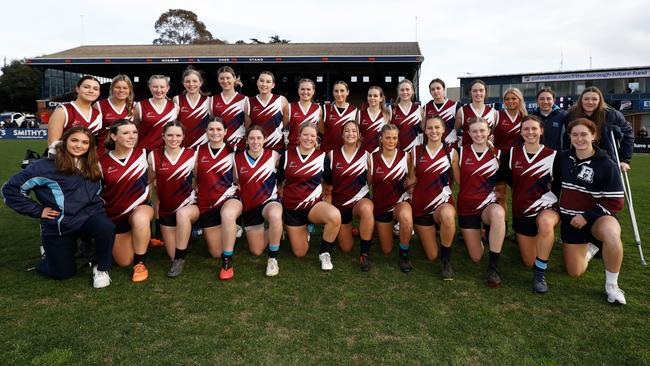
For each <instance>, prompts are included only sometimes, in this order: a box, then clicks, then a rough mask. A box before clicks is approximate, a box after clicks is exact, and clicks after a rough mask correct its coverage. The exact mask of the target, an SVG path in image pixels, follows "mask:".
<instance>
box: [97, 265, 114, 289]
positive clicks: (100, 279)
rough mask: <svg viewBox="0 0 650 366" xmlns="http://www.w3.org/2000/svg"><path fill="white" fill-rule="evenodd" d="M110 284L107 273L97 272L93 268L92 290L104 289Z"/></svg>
mask: <svg viewBox="0 0 650 366" xmlns="http://www.w3.org/2000/svg"><path fill="white" fill-rule="evenodd" d="M110 284H111V276H109V275H108V271H99V270H97V266H94V267H93V287H94V288H104V287H106V286H108V285H110Z"/></svg>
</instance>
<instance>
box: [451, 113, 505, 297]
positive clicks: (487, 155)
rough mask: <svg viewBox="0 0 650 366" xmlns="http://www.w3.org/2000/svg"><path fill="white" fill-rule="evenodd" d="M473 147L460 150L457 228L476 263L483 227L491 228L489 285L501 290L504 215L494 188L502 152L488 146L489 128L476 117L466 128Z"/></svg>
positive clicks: (480, 255) (479, 253) (465, 146)
mask: <svg viewBox="0 0 650 366" xmlns="http://www.w3.org/2000/svg"><path fill="white" fill-rule="evenodd" d="M466 125H467V127H468V133H469V135H470V137H471V138H472V143H471V144H469V145H464V146H462V147H461V148H460V153H459V164H460V190H459V191H458V224H459V226H460V231H461V233H462V234H463V239H464V240H465V245H466V246H467V251H468V252H469V256H470V258H471V259H472V260H473V261H474V262H478V261H480V260H481V257H482V256H483V243H482V242H481V223H482V224H484V225H489V228H487V229H486V231H487V233H488V241H489V252H490V261H489V265H488V270H487V284H488V286H490V287H499V286H501V276H500V275H499V272H498V271H497V268H498V264H499V257H500V255H501V248H502V246H503V239H504V237H505V225H506V223H505V211H504V210H503V207H501V205H499V204H498V203H497V202H496V193H495V192H494V185H495V183H496V174H497V170H498V168H499V151H498V150H494V149H492V148H490V147H489V145H488V136H489V134H490V133H489V131H490V129H489V127H488V126H489V125H488V121H487V120H486V119H485V118H483V117H473V118H471V119H470V120H469V121H468V123H467V124H466Z"/></svg>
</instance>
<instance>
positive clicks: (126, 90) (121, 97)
mask: <svg viewBox="0 0 650 366" xmlns="http://www.w3.org/2000/svg"><path fill="white" fill-rule="evenodd" d="M109 93H110V95H109V96H108V98H106V99H102V100H100V101H98V102H97V103H96V104H95V105H94V107H95V108H97V109H98V110H99V112H100V113H101V115H102V129H101V130H100V132H99V133H98V134H97V156H98V157H99V158H101V157H102V156H104V149H105V146H104V142H105V141H106V138H107V137H108V134H109V129H110V128H111V125H112V124H113V122H115V121H117V120H118V119H124V118H126V119H133V107H134V106H133V98H134V95H133V83H131V79H129V77H128V76H126V75H123V74H120V75H117V76H115V77H114V78H113V80H112V81H111V86H110V91H109Z"/></svg>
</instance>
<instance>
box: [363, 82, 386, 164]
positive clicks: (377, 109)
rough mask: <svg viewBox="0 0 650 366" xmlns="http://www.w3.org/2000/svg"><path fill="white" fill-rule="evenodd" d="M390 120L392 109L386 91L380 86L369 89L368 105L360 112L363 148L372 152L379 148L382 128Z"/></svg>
mask: <svg viewBox="0 0 650 366" xmlns="http://www.w3.org/2000/svg"><path fill="white" fill-rule="evenodd" d="M388 121H390V110H389V109H388V107H386V97H385V96H384V91H383V89H382V88H380V87H378V86H371V87H370V89H368V107H367V108H364V109H362V110H361V112H360V113H359V128H360V129H361V143H362V148H363V149H364V150H365V151H367V152H368V153H370V154H372V153H374V152H375V151H377V150H379V135H381V128H382V127H384V125H385V124H386V123H388Z"/></svg>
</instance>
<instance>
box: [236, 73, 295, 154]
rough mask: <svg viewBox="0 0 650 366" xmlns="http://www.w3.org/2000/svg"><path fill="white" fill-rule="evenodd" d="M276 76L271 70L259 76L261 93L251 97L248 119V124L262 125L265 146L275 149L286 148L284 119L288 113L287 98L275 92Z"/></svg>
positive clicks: (258, 86) (258, 83)
mask: <svg viewBox="0 0 650 366" xmlns="http://www.w3.org/2000/svg"><path fill="white" fill-rule="evenodd" d="M274 87H275V76H273V73H271V72H270V71H262V72H261V73H260V75H259V77H258V78H257V90H258V91H259V94H257V96H256V97H255V98H249V108H248V111H247V113H248V121H247V122H246V126H247V127H248V126H251V125H253V126H255V125H257V126H260V127H262V132H263V133H264V141H265V142H264V148H265V149H270V150H273V151H282V150H284V134H283V131H282V130H283V129H284V124H285V122H284V119H285V118H288V117H285V116H287V115H288V108H289V107H288V105H289V103H288V102H287V98H285V97H283V96H282V95H277V94H273V93H272V91H273V88H274Z"/></svg>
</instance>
